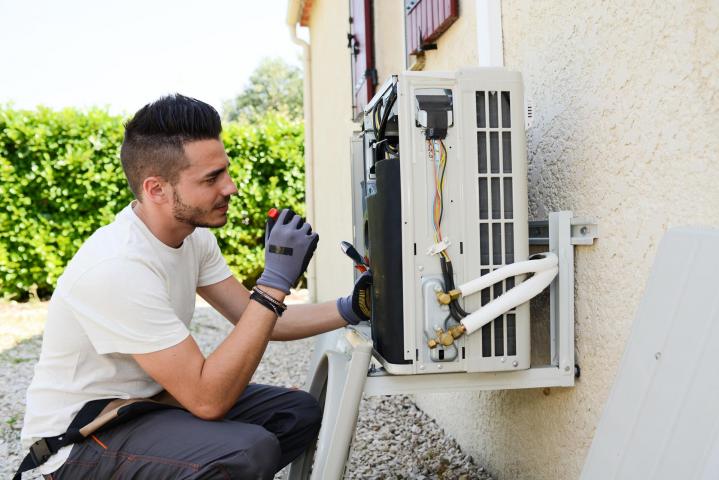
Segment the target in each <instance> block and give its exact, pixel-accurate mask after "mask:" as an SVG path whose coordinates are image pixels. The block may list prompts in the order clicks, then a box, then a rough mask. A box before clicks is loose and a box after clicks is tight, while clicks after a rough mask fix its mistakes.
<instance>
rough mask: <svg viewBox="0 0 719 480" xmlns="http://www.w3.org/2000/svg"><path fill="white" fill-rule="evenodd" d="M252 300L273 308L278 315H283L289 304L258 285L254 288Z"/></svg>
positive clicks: (269, 308) (251, 295)
mask: <svg viewBox="0 0 719 480" xmlns="http://www.w3.org/2000/svg"><path fill="white" fill-rule="evenodd" d="M250 300H254V301H256V302H257V303H259V304H260V305H262V306H264V307H265V308H267V309H268V310H271V311H272V312H274V314H275V315H277V316H278V317H281V316H282V314H283V313H284V312H285V310H287V305H285V304H284V303H282V302H280V301H279V300H277V299H276V298H274V297H273V296H272V295H270V294H269V293H267V292H265V291H263V290H261V289H259V288H257V287H254V288H253V289H252V293H250Z"/></svg>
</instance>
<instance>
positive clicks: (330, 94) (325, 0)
mask: <svg viewBox="0 0 719 480" xmlns="http://www.w3.org/2000/svg"><path fill="white" fill-rule="evenodd" d="M348 19H349V2H348V1H335V0H315V1H314V4H313V8H312V15H311V17H310V25H309V28H310V56H311V68H312V109H313V126H312V131H311V132H308V134H310V135H312V141H313V144H314V164H315V168H314V184H315V189H314V190H315V192H314V193H315V198H314V201H315V215H314V221H313V225H312V226H313V228H314V230H315V231H317V232H318V233H319V235H320V242H319V244H318V246H317V251H316V252H315V255H314V262H315V268H316V272H317V284H316V292H315V295H316V299H317V301H325V300H332V299H334V298H337V297H338V296H340V295H347V294H348V293H349V292H351V291H352V263H351V262H350V260H349V259H348V258H347V257H346V256H344V254H342V252H341V251H340V248H339V242H340V241H342V240H350V241H351V240H352V208H351V205H352V198H351V195H350V192H351V190H350V188H351V186H350V183H351V182H350V136H351V133H352V131H353V130H355V129H356V127H355V126H354V123H353V122H352V119H351V117H352V108H351V107H352V93H351V90H350V88H351V84H352V80H351V70H350V57H349V50H348V49H347V31H348V29H349V20H348Z"/></svg>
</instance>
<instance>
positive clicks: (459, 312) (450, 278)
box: [427, 139, 468, 321]
mask: <svg viewBox="0 0 719 480" xmlns="http://www.w3.org/2000/svg"><path fill="white" fill-rule="evenodd" d="M427 156H428V158H429V160H430V161H431V162H432V172H433V176H434V200H433V203H432V225H433V229H434V241H435V244H436V245H439V244H440V243H441V242H442V240H443V238H442V217H443V216H444V184H445V174H446V171H447V148H446V147H445V145H444V142H443V141H442V140H441V139H440V140H432V139H428V140H427ZM440 248H441V247H440ZM439 254H440V257H439V262H440V266H441V267H442V276H443V278H444V284H445V289H446V290H447V291H450V290H454V270H453V268H452V260H451V259H450V257H449V253H448V252H447V249H446V248H444V249H442V250H441V251H440V252H439ZM449 311H450V316H451V317H452V318H454V319H455V320H457V321H460V320H461V319H462V318H464V317H466V316H467V315H468V313H467V312H466V311H465V310H464V309H463V308H462V306H461V305H460V304H459V302H458V301H457V300H452V301H451V302H450V303H449Z"/></svg>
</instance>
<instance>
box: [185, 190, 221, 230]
mask: <svg viewBox="0 0 719 480" xmlns="http://www.w3.org/2000/svg"><path fill="white" fill-rule="evenodd" d="M172 200H173V202H172V215H173V216H174V217H175V220H177V221H178V222H182V223H185V224H187V225H190V226H192V227H202V228H213V227H221V226H223V225H224V224H225V223H227V217H226V216H225V218H224V220H217V221H215V222H210V221H208V220H207V218H206V217H208V216H209V215H211V214H212V213H213V210H214V209H215V208H218V207H220V206H222V205H227V204H228V203H229V202H230V197H229V196H228V197H225V198H224V199H223V200H222V201H221V202H219V203H217V204H216V205H213V207H212V208H211V209H209V210H203V209H202V208H199V207H193V206H191V205H187V204H185V203H184V202H183V201H182V198H180V194H179V193H177V190H175V191H174V192H173V193H172Z"/></svg>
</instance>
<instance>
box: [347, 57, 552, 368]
mask: <svg viewBox="0 0 719 480" xmlns="http://www.w3.org/2000/svg"><path fill="white" fill-rule="evenodd" d="M524 105H525V101H524V98H523V84H522V77H521V75H520V74H519V73H518V72H513V71H509V70H506V69H502V68H473V69H464V70H459V71H457V72H451V73H438V72H406V73H403V74H401V75H398V76H393V77H391V78H390V79H389V80H388V81H387V82H386V83H385V84H384V85H383V86H382V87H381V89H380V90H379V91H378V93H377V94H376V95H375V96H374V98H373V99H372V100H371V102H370V103H369V104H368V105H367V107H366V108H365V111H364V121H363V131H362V132H361V133H360V134H358V135H356V136H355V138H354V140H353V184H354V190H353V204H354V205H353V221H354V237H355V238H354V242H355V245H356V246H357V247H358V249H359V250H360V251H363V252H364V253H365V254H366V256H367V260H368V262H369V264H370V266H371V268H372V271H373V275H374V292H373V318H372V320H371V334H372V342H373V345H374V350H375V356H376V357H377V358H378V359H379V360H380V362H381V363H382V365H383V367H384V368H385V369H386V370H387V371H388V372H389V373H392V374H425V373H442V372H498V371H512V370H523V369H528V368H529V367H530V318H529V315H530V314H529V305H528V303H526V301H525V302H524V303H522V304H518V305H517V306H516V307H514V308H512V309H510V310H509V311H505V310H497V311H498V312H501V313H499V314H498V315H497V316H496V318H491V319H489V320H487V319H484V320H482V321H481V324H482V325H483V326H481V327H479V328H477V329H476V331H472V332H469V330H472V327H471V322H469V321H467V322H465V323H466V324H467V325H469V327H468V328H465V327H466V326H465V324H464V323H463V321H464V320H463V319H469V318H470V317H469V315H472V313H471V312H477V311H482V312H483V314H485V315H486V314H487V313H491V311H492V309H488V308H480V307H482V306H485V305H488V304H489V303H490V302H492V301H493V300H495V299H498V298H499V297H500V296H502V295H503V294H504V293H507V292H510V291H511V290H512V289H514V288H515V287H516V286H517V285H519V284H520V283H521V282H522V281H523V280H524V279H525V278H526V275H525V274H522V273H521V272H524V270H521V269H519V271H520V274H518V275H516V276H515V275H513V276H509V277H507V278H506V279H504V280H502V281H499V282H498V283H494V284H491V287H485V288H480V289H479V291H477V294H475V295H468V293H471V291H470V292H467V288H465V290H464V293H467V295H466V296H464V297H461V298H457V291H458V287H457V286H464V287H467V286H468V285H469V286H470V287H472V288H474V290H476V289H477V286H478V285H480V286H481V285H482V280H481V279H482V278H483V277H485V278H489V277H486V276H487V275H489V274H490V273H491V272H493V271H495V270H497V269H499V268H500V267H503V266H506V265H509V264H514V263H516V262H524V261H526V260H527V259H528V256H529V252H528V221H527V220H528V219H527V211H528V206H527V154H526V140H525V120H526V119H525V106H524ZM525 263H527V262H525ZM554 273H556V271H555V272H554ZM536 276H537V275H536V274H535V277H536ZM478 282H479V283H478ZM485 283H486V282H485ZM472 288H469V290H472ZM542 288H544V287H542ZM472 318H473V317H472ZM473 325H478V324H477V323H475V324H473ZM468 333H471V334H468Z"/></svg>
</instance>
